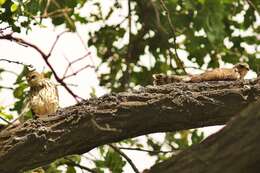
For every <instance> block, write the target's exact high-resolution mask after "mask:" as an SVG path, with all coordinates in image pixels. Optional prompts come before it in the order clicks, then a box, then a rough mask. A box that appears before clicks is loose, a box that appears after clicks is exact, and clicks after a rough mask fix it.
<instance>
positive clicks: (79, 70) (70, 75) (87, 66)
mask: <svg viewBox="0 0 260 173" xmlns="http://www.w3.org/2000/svg"><path fill="white" fill-rule="evenodd" d="M89 67H90V68H95V67H94V66H92V65H85V66H84V67H82V68H80V69H78V70H77V71H75V72H73V73H71V74H69V75H67V76H63V77H62V78H61V79H62V80H64V79H67V78H70V77H72V76H75V75H77V74H78V73H79V72H81V71H82V70H84V69H86V68H89Z"/></svg>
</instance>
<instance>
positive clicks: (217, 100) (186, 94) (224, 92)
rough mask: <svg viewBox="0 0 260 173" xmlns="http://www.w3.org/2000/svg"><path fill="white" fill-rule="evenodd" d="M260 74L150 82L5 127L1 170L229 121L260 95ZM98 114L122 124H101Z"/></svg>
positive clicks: (3, 172)
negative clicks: (223, 79) (228, 78)
mask: <svg viewBox="0 0 260 173" xmlns="http://www.w3.org/2000/svg"><path fill="white" fill-rule="evenodd" d="M259 80H260V79H256V80H253V81H233V82H227V81H226V82H207V83H206V82H205V83H175V84H169V85H163V86H148V87H145V88H142V89H140V90H138V91H134V92H128V93H126V92H123V93H118V94H111V95H106V96H103V97H100V98H95V99H90V100H87V101H82V102H80V103H78V104H77V105H74V106H71V107H67V108H65V109H61V110H59V111H58V112H57V113H56V115H55V116H52V117H50V118H47V119H39V120H29V121H27V122H25V123H24V124H22V125H20V126H18V127H15V128H13V129H9V130H8V129H5V130H3V131H1V132H0V163H1V164H0V172H1V173H8V172H9V173H10V172H19V171H21V170H28V169H32V168H35V167H38V166H41V165H44V164H48V163H50V162H51V161H53V160H55V159H57V158H60V157H63V156H66V155H70V154H82V153H85V152H88V151H90V150H91V149H93V148H95V147H97V146H101V145H104V144H108V143H111V142H117V141H120V140H123V139H127V138H131V137H136V136H140V135H144V134H149V133H154V132H167V131H177V130H183V129H190V128H197V127H204V126H210V125H219V124H224V123H226V122H227V121H228V120H229V119H230V118H231V117H232V116H233V115H236V114H237V113H238V112H240V111H241V110H242V109H243V108H245V107H246V106H247V105H248V104H250V103H252V102H253V101H255V100H256V99H257V98H258V97H259V96H260V83H259ZM92 118H94V119H95V121H96V122H97V123H98V124H99V125H100V126H102V127H110V128H115V129H118V130H117V131H104V130H100V129H98V128H97V127H96V126H95V125H93V123H91V120H92ZM18 156H19V157H18Z"/></svg>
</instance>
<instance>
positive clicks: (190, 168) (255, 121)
mask: <svg viewBox="0 0 260 173" xmlns="http://www.w3.org/2000/svg"><path fill="white" fill-rule="evenodd" d="M259 107H260V101H258V102H257V103H254V104H252V105H250V106H249V107H248V108H247V109H245V110H244V111H243V112H242V113H241V114H240V115H239V116H238V117H235V118H234V119H233V121H230V122H229V123H228V124H227V126H226V127H224V129H222V130H221V131H220V132H218V133H216V134H214V135H211V136H210V137H208V138H207V139H206V140H204V141H203V142H202V143H201V144H198V145H194V146H192V147H191V148H189V149H187V150H185V151H183V152H182V153H180V154H179V155H177V156H174V157H172V158H171V159H169V160H167V161H165V162H162V163H159V164H157V165H155V166H153V167H152V168H151V170H150V171H149V173H157V172H160V173H172V172H178V173H194V172H199V173H206V172H210V173H219V172H222V173H230V172H236V173H243V172H258V170H259V168H260V166H259V162H260V149H259V145H260V140H259V138H260V133H259V132H260V121H259V119H260V111H259Z"/></svg>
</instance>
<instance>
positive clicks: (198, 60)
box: [0, 0, 260, 173]
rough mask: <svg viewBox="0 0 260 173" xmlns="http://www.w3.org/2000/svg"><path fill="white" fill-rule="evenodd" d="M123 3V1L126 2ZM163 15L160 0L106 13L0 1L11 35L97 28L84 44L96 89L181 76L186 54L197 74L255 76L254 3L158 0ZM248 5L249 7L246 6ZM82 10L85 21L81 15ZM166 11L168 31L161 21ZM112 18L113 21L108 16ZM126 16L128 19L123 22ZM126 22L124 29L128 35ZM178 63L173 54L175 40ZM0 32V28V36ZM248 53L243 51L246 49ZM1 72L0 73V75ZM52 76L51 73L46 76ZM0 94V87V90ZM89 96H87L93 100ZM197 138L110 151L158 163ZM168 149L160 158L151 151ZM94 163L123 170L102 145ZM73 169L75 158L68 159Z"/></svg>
mask: <svg viewBox="0 0 260 173" xmlns="http://www.w3.org/2000/svg"><path fill="white" fill-rule="evenodd" d="M129 1H130V0H129ZM163 2H165V5H166V7H167V10H168V11H165V9H164V8H162V5H161V3H160V0H146V1H140V0H131V1H130V8H131V13H130V14H127V13H123V14H122V15H120V16H119V15H118V14H119V13H122V11H123V12H125V11H127V8H128V7H127V5H128V4H127V2H126V1H119V0H113V1H112V0H111V1H110V2H109V4H110V5H109V8H108V10H104V7H105V6H107V4H106V3H105V1H98V0H88V1H86V0H66V1H62V0H0V23H1V24H2V25H3V26H7V27H10V28H11V29H12V31H13V32H18V33H19V32H23V31H26V32H30V30H31V28H32V25H38V26H41V27H44V24H43V21H44V19H50V20H51V21H52V23H53V25H55V26H59V25H63V26H65V27H66V28H67V29H69V30H70V31H76V29H77V27H76V26H77V24H84V25H87V26H88V25H92V24H99V28H98V29H96V30H89V31H87V32H88V36H89V39H88V45H89V46H90V47H95V48H96V50H97V56H98V57H99V58H100V60H101V64H100V65H99V66H98V68H102V67H103V66H105V67H107V68H108V71H107V72H103V71H100V72H99V73H100V85H102V86H105V87H107V88H108V89H110V90H111V91H113V92H118V91H123V90H125V89H127V88H129V87H133V86H136V85H143V86H144V85H147V84H151V82H152V75H153V74H154V73H175V74H182V73H185V71H184V69H183V68H182V64H181V63H180V60H184V59H185V57H183V56H180V55H182V54H180V52H181V51H184V52H186V53H187V54H188V56H187V59H188V61H190V62H192V63H194V64H195V65H196V66H197V67H198V68H201V67H202V66H203V65H204V67H206V68H214V67H218V66H219V65H220V62H224V63H232V64H235V63H237V62H240V61H243V62H247V63H248V64H249V65H250V67H251V68H252V69H253V70H254V71H256V72H257V73H258V72H259V70H260V66H259V65H260V62H259V61H260V60H259V50H260V49H259V47H258V45H259V44H260V39H259V35H260V25H259V23H257V21H256V20H257V16H258V18H259V13H258V12H259V10H260V1H259V0H249V1H243V0H164V1H163ZM248 2H250V3H248ZM86 6H87V7H88V8H87V9H88V15H86V16H84V15H83V13H81V12H80V10H81V9H82V8H83V7H86ZM168 13H169V15H170V19H171V20H172V23H173V25H174V26H173V27H174V28H172V27H171V25H170V21H169V19H168V17H167V14H168ZM115 16H117V17H116V18H115ZM130 16H131V17H130ZM129 22H130V23H131V28H130V29H129V25H128V24H129ZM173 30H174V31H175V34H176V36H177V42H176V47H177V48H178V53H179V56H180V60H179V59H178V57H177V56H176V54H175V52H174V45H175V42H174V35H173V32H172V31H173ZM0 33H1V30H0ZM249 46H251V47H253V51H250V52H249V51H248V47H249ZM6 70H7V69H0V75H1V74H2V73H3V72H5V71H6ZM25 74H26V69H25V68H24V69H23V71H22V72H21V73H20V74H19V75H18V76H17V80H16V82H15V83H14V88H13V95H14V97H15V98H16V102H15V103H14V105H13V108H12V109H11V111H13V112H17V113H19V112H20V111H21V108H22V103H23V101H24V99H25V96H26V91H27V89H28V87H27V84H26V82H25V80H24V79H25V78H24V76H25ZM49 75H51V74H49ZM0 89H1V92H4V88H2V87H0ZM94 91H95V90H93V95H95V94H94ZM0 116H3V117H5V118H7V119H11V118H12V115H9V113H6V110H5V108H4V107H2V106H1V107H0ZM203 138H204V136H203V134H201V133H199V132H198V131H197V130H189V131H183V132H175V133H166V134H165V137H164V141H163V142H159V141H157V140H156V139H154V138H152V137H150V136H146V142H145V144H144V143H141V142H140V141H138V140H135V139H129V140H125V141H121V142H120V143H118V144H117V146H125V145H127V146H129V147H138V148H149V149H151V150H152V152H150V153H149V155H150V156H153V157H156V160H157V162H160V161H163V160H165V159H167V158H168V157H170V156H172V154H173V153H174V152H175V151H178V150H182V149H185V148H187V147H189V146H190V145H192V144H195V143H199V142H200V141H201V140H202V139H203ZM163 149H167V150H170V151H172V152H169V153H167V154H165V153H160V152H158V151H160V150H163ZM99 151H100V158H98V159H95V160H93V165H94V166H95V167H96V168H95V169H96V170H97V171H98V172H103V171H104V170H106V169H109V170H110V171H111V172H122V170H123V168H124V166H125V165H126V162H125V160H124V159H123V158H122V156H121V155H120V154H119V153H117V152H115V151H114V150H112V149H111V148H109V147H105V146H103V147H100V148H99ZM72 160H73V161H75V162H76V163H78V164H79V163H80V159H75V158H73V159H72ZM60 165H67V172H68V173H69V172H75V169H74V166H71V164H68V162H66V160H64V159H61V160H58V161H55V162H54V163H52V164H51V165H49V166H48V167H46V171H47V172H49V173H50V172H59V170H58V169H57V167H59V166H60Z"/></svg>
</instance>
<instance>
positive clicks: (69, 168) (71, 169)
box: [66, 166, 76, 173]
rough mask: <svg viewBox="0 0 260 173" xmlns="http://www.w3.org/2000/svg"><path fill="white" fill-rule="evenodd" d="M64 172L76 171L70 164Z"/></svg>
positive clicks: (74, 172) (71, 172)
mask: <svg viewBox="0 0 260 173" xmlns="http://www.w3.org/2000/svg"><path fill="white" fill-rule="evenodd" d="M66 173H76V169H75V168H74V167H72V166H68V167H67V171H66Z"/></svg>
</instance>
